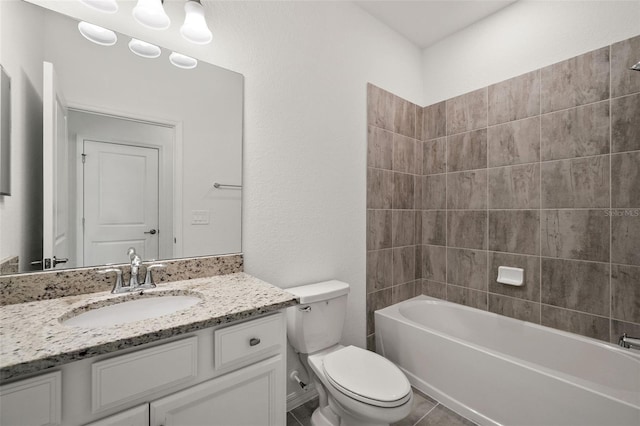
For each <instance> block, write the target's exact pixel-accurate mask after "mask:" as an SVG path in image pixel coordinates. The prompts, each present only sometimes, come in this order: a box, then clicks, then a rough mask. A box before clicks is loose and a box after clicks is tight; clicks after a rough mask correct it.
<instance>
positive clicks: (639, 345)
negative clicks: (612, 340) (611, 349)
mask: <svg viewBox="0 0 640 426" xmlns="http://www.w3.org/2000/svg"><path fill="white" fill-rule="evenodd" d="M618 344H619V345H620V346H622V347H623V348H627V349H640V339H639V338H637V337H630V336H627V333H623V334H622V336H620V340H618Z"/></svg>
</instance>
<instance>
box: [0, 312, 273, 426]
mask: <svg viewBox="0 0 640 426" xmlns="http://www.w3.org/2000/svg"><path fill="white" fill-rule="evenodd" d="M285 321H286V320H285V315H284V312H283V311H279V312H277V313H275V314H271V315H267V316H263V317H259V318H256V319H253V320H249V321H243V322H236V323H230V324H225V325H221V326H217V327H214V328H208V329H203V330H199V331H196V332H194V333H188V334H186V335H183V336H178V337H176V338H174V339H168V341H160V342H154V343H150V344H147V345H144V346H143V347H140V348H130V349H127V350H124V351H119V352H114V353H110V354H107V355H103V356H99V357H95V358H90V359H85V360H81V361H76V362H73V363H70V364H65V365H63V366H61V367H60V369H59V371H56V372H53V373H49V374H44V375H40V376H36V377H33V378H30V379H26V380H21V381H16V382H13V383H10V384H8V385H3V386H1V387H0V392H2V399H0V407H1V408H2V410H1V411H2V414H1V415H2V417H1V418H2V421H0V424H1V425H5V424H6V425H11V426H18V425H21V424H25V425H27V424H28V425H45V424H47V425H65V426H66V425H70V426H71V425H87V426H116V425H117V426H147V425H153V426H170V425H174V426H189V425H193V426H203V425H224V426H231V425H260V426H262V425H265V426H267V425H274V426H275V425H284V424H285V422H286V322H285ZM34 406H35V407H39V411H37V412H36V411H35V410H33V407H34ZM20 418H24V419H26V422H22V423H18V422H16V421H15V419H20Z"/></svg>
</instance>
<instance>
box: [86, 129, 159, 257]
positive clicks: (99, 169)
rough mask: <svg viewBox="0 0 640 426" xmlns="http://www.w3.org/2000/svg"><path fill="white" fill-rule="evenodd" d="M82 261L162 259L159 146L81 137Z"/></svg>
mask: <svg viewBox="0 0 640 426" xmlns="http://www.w3.org/2000/svg"><path fill="white" fill-rule="evenodd" d="M82 161H83V175H84V183H83V191H82V195H81V196H82V202H83V215H84V216H83V222H84V228H83V261H84V265H98V264H104V263H122V262H128V257H127V249H128V248H129V247H133V248H135V249H136V252H137V253H138V254H139V255H140V257H142V259H157V258H158V235H159V233H160V231H161V230H160V229H158V169H159V167H158V150H157V149H155V148H147V147H141V146H132V145H122V144H117V143H108V142H101V141H96V140H88V139H86V140H84V141H83V153H82Z"/></svg>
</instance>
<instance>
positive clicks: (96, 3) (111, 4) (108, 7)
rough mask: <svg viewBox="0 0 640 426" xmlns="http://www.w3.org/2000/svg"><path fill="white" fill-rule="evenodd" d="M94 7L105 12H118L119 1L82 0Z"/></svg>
mask: <svg viewBox="0 0 640 426" xmlns="http://www.w3.org/2000/svg"><path fill="white" fill-rule="evenodd" d="M80 1H81V2H82V3H84V4H86V5H87V6H89V7H90V8H92V9H95V10H99V11H100V12H104V13H116V12H117V11H118V3H116V0H80Z"/></svg>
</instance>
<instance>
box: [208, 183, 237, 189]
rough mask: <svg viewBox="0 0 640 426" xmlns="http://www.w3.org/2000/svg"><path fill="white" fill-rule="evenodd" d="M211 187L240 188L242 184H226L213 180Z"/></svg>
mask: <svg viewBox="0 0 640 426" xmlns="http://www.w3.org/2000/svg"><path fill="white" fill-rule="evenodd" d="M213 187H214V188H217V189H220V188H242V185H228V184H226V183H218V182H214V184H213Z"/></svg>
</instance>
